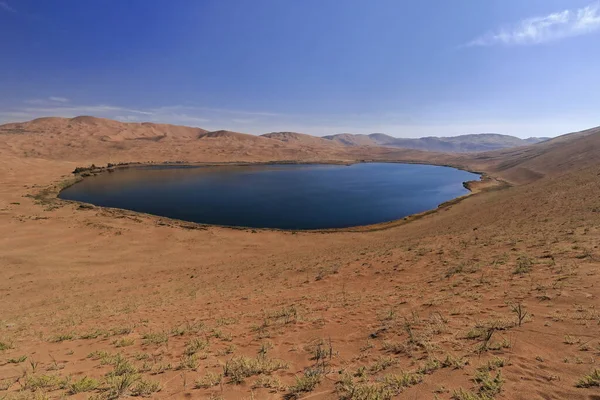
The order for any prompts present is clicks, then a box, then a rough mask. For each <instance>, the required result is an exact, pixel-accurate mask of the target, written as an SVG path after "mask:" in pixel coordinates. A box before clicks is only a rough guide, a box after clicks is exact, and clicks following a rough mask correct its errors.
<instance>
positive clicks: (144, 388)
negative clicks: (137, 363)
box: [130, 378, 160, 397]
mask: <svg viewBox="0 0 600 400" xmlns="http://www.w3.org/2000/svg"><path fill="white" fill-rule="evenodd" d="M156 392H160V382H157V381H152V380H149V379H143V378H141V379H139V380H137V381H136V382H135V383H134V384H133V386H132V387H131V390H130V393H131V395H132V396H141V397H150V396H151V395H152V394H153V393H156Z"/></svg>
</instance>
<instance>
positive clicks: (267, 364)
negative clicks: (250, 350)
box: [223, 356, 287, 384]
mask: <svg viewBox="0 0 600 400" xmlns="http://www.w3.org/2000/svg"><path fill="white" fill-rule="evenodd" d="M285 368H287V364H286V363H284V362H283V361H280V360H273V359H269V358H267V357H260V356H259V357H256V358H250V357H244V356H241V357H234V358H232V359H231V360H229V361H227V363H225V366H224V367H223V375H224V376H226V377H228V378H229V379H230V381H231V383H235V384H240V383H242V382H244V379H245V378H248V377H250V376H254V375H260V374H267V375H268V374H270V373H272V372H274V371H277V370H279V369H285Z"/></svg>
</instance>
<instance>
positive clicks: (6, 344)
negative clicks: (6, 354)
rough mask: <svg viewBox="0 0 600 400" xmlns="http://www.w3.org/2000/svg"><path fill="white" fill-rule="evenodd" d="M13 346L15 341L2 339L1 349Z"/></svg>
mask: <svg viewBox="0 0 600 400" xmlns="http://www.w3.org/2000/svg"><path fill="white" fill-rule="evenodd" d="M12 348H13V343H12V342H10V341H0V351H4V350H10V349H12Z"/></svg>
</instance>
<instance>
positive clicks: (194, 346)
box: [184, 338, 208, 356]
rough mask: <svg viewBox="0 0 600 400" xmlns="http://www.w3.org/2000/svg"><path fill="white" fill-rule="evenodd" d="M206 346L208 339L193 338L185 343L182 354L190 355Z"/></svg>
mask: <svg viewBox="0 0 600 400" xmlns="http://www.w3.org/2000/svg"><path fill="white" fill-rule="evenodd" d="M207 347H208V340H202V339H200V338H194V339H191V340H190V341H189V342H187V343H186V345H185V351H184V354H185V355H187V356H191V355H192V354H196V353H197V352H198V351H200V350H204V349H206V348H207Z"/></svg>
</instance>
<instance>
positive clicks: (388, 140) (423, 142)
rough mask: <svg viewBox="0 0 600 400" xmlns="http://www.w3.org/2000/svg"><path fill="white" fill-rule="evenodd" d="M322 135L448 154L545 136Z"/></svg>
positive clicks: (348, 142) (351, 142) (513, 144)
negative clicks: (410, 136)
mask: <svg viewBox="0 0 600 400" xmlns="http://www.w3.org/2000/svg"><path fill="white" fill-rule="evenodd" d="M323 138H324V139H328V140H332V141H334V142H338V143H341V144H344V145H346V146H387V147H401V148H405V149H415V150H425V151H439V152H450V153H469V152H478V151H488V150H498V149H506V148H510V147H518V146H527V145H529V144H535V143H539V142H543V141H545V140H548V139H549V138H535V137H531V138H528V139H520V138H518V137H515V136H510V135H500V134H496V133H480V134H473V135H461V136H452V137H435V136H430V137H423V138H419V139H403V138H396V137H393V136H389V135H385V134H383V133H372V134H370V135H353V134H349V133H342V134H338V135H330V136H324V137H323Z"/></svg>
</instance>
